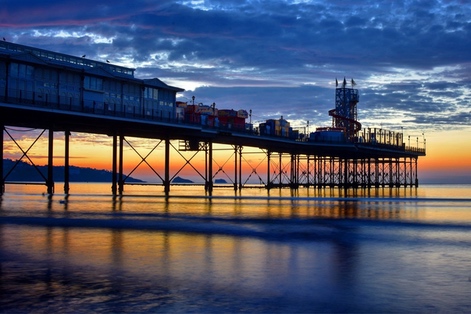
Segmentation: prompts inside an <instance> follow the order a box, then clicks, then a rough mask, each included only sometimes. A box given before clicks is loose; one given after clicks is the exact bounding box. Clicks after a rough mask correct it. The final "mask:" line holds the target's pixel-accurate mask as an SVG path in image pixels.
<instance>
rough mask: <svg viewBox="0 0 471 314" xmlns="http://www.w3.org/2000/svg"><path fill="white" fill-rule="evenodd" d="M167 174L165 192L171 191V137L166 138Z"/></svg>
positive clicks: (165, 176)
mask: <svg viewBox="0 0 471 314" xmlns="http://www.w3.org/2000/svg"><path fill="white" fill-rule="evenodd" d="M164 163H165V170H164V171H165V174H164V182H163V183H164V192H165V195H168V193H170V139H168V138H166V139H165V161H164Z"/></svg>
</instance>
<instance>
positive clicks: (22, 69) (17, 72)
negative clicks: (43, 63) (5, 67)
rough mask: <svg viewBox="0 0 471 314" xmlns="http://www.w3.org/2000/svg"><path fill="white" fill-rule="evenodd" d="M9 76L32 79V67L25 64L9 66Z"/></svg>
mask: <svg viewBox="0 0 471 314" xmlns="http://www.w3.org/2000/svg"><path fill="white" fill-rule="evenodd" d="M10 75H11V76H12V77H18V78H32V77H33V67H32V66H30V65H26V64H18V63H12V64H11V65H10Z"/></svg>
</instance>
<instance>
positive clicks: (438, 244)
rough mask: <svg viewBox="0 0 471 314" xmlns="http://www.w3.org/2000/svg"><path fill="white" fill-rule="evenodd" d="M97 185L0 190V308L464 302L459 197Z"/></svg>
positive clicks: (445, 307)
mask: <svg viewBox="0 0 471 314" xmlns="http://www.w3.org/2000/svg"><path fill="white" fill-rule="evenodd" d="M97 187H99V185H98V186H95V189H94V191H95V193H94V194H93V195H89V194H87V193H82V194H72V195H70V196H69V197H68V198H67V199H65V197H64V196H61V195H54V196H53V197H52V198H51V199H48V198H47V197H44V196H42V194H41V193H36V192H34V191H33V192H31V191H29V192H26V191H23V192H21V191H19V192H12V191H10V192H9V193H6V194H5V195H4V196H3V197H2V198H1V204H0V205H1V208H0V214H1V215H0V296H1V298H0V311H1V312H11V311H14V310H15V311H20V312H54V311H56V312H57V311H59V312H78V313H81V312H84V313H85V312H87V313H88V312H133V313H136V312H160V313H162V312H172V313H173V312H185V313H186V312H205V313H207V312H231V313H232V312H252V313H253V312H265V313H266V312H280V313H286V312H466V311H468V310H469V308H471V302H470V301H469V295H470V294H471V281H470V279H469V278H470V277H471V273H470V270H469V253H468V252H469V247H470V246H471V239H470V238H469V231H471V230H470V229H471V223H470V222H471V218H470V213H469V211H470V210H469V208H470V206H469V205H470V203H471V202H470V201H466V200H465V198H466V197H469V195H462V196H461V198H462V199H460V200H453V199H449V198H448V199H442V200H441V199H438V200H437V198H438V197H439V193H440V192H433V191H432V192H426V193H429V195H432V198H431V199H430V200H426V199H423V198H424V196H421V195H423V193H425V192H421V190H420V189H418V190H415V189H414V190H407V191H406V190H404V189H402V191H393V192H390V191H388V192H387V193H386V194H381V195H376V194H375V195H371V196H369V197H365V195H361V196H359V195H357V194H351V193H352V192H348V191H347V194H346V195H341V193H344V192H342V191H329V190H322V191H312V190H311V191H305V190H303V189H300V190H298V191H290V190H276V191H275V190H272V191H270V192H269V194H267V191H260V190H256V189H249V190H244V191H242V192H241V193H239V192H237V193H235V192H234V191H228V190H224V191H220V192H218V193H219V194H218V193H215V194H216V195H214V194H213V196H214V197H213V198H211V199H209V198H206V197H203V196H204V193H199V192H195V191H193V192H188V191H187V190H182V191H176V192H177V193H175V194H174V195H173V196H171V197H169V198H168V199H167V200H166V198H165V197H164V196H163V195H162V194H159V193H156V194H153V193H150V192H149V191H140V190H138V191H129V192H133V193H129V194H126V195H125V196H123V197H116V198H113V197H112V196H110V195H109V193H108V190H109V189H108V188H109V187H108V186H106V192H105V191H104V190H103V191H101V190H100V189H98V188H97ZM89 188H90V187H89V186H88V187H83V189H84V190H86V189H89ZM414 191H415V192H414ZM373 192H374V191H373ZM234 193H235V194H236V195H234ZM319 193H328V195H323V196H321V195H319ZM391 193H393V194H391ZM394 193H399V195H396V194H394ZM421 193H422V194H421ZM430 193H431V194H430ZM191 194H193V195H201V197H198V196H197V197H192V196H191ZM313 194H315V195H313ZM404 194H406V195H404Z"/></svg>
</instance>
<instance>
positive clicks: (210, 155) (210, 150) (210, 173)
mask: <svg viewBox="0 0 471 314" xmlns="http://www.w3.org/2000/svg"><path fill="white" fill-rule="evenodd" d="M207 149H208V161H207V165H208V176H207V177H206V185H207V188H206V191H207V192H208V193H209V194H211V193H212V192H213V143H212V142H208V143H207Z"/></svg>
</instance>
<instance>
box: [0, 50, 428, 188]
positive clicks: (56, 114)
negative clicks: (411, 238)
mask: <svg viewBox="0 0 471 314" xmlns="http://www.w3.org/2000/svg"><path fill="white" fill-rule="evenodd" d="M134 72H135V69H132V68H128V67H123V66H118V65H114V64H112V63H110V62H108V61H104V62H100V61H95V60H89V59H87V58H86V56H71V55H67V54H62V53H58V52H52V51H48V50H43V49H38V48H34V47H29V46H24V45H19V44H15V43H9V42H5V41H3V42H0V126H1V128H2V137H1V138H0V146H1V152H2V160H3V156H4V141H5V139H6V138H7V139H8V140H10V141H13V142H14V143H15V144H16V146H17V148H18V150H19V151H20V152H21V154H22V157H21V158H20V159H19V160H18V162H19V161H20V160H22V159H28V161H29V162H30V163H31V164H33V165H34V162H33V160H32V159H31V158H29V156H28V152H29V150H30V148H31V147H29V148H24V147H21V146H20V145H19V143H18V141H16V140H15V136H14V134H13V132H10V131H9V130H8V128H9V127H24V128H29V129H38V130H42V131H41V133H40V136H42V135H43V134H47V135H48V156H47V160H48V161H47V165H48V167H47V169H48V171H47V173H41V176H42V177H43V179H44V182H43V184H45V185H46V186H47V192H48V193H49V194H53V193H54V191H55V183H54V174H53V166H54V164H53V160H54V156H53V154H54V149H53V148H54V133H57V132H61V133H62V132H63V134H64V141H65V151H64V154H63V155H64V165H65V167H64V171H65V173H64V181H65V182H64V193H66V194H68V193H69V163H70V161H69V158H70V156H69V141H70V136H71V134H72V132H83V133H90V134H105V135H108V136H110V137H111V139H112V154H111V156H110V158H111V161H112V162H111V164H112V169H111V171H112V178H110V181H111V190H112V193H113V194H120V193H123V190H124V185H125V184H126V179H127V177H128V176H129V174H128V175H126V174H125V173H123V163H124V160H123V146H124V145H125V144H127V145H131V144H130V143H129V142H128V141H126V138H127V137H137V138H143V139H151V140H154V141H155V143H156V144H155V147H154V149H155V148H157V147H161V148H162V149H163V154H162V156H160V160H153V161H151V160H147V159H146V157H145V156H141V155H139V156H140V158H141V162H140V164H141V163H145V164H147V165H148V166H149V168H150V169H151V170H153V172H154V173H155V175H156V177H158V181H159V182H160V183H161V185H162V186H163V187H164V190H165V191H166V192H169V191H170V187H171V183H172V180H173V179H174V178H175V177H176V176H177V175H178V173H179V172H180V171H181V169H179V170H177V171H176V172H174V173H171V171H170V169H171V167H170V165H171V163H172V156H173V155H175V156H179V157H180V158H183V159H184V160H185V165H184V167H185V166H189V167H192V168H193V169H194V171H195V172H196V173H197V174H198V175H199V176H200V177H201V179H202V180H203V181H204V184H205V188H206V191H209V192H211V191H212V190H213V188H214V181H215V177H216V175H217V174H220V173H225V174H226V176H227V178H228V179H229V181H230V183H231V185H232V186H233V187H234V189H241V188H243V187H245V186H246V185H248V184H249V183H251V181H250V180H251V179H253V178H254V177H256V178H257V180H256V181H257V182H258V184H260V185H261V186H263V187H266V188H268V189H270V188H274V187H289V188H298V187H299V186H306V187H316V188H324V187H341V188H352V187H353V188H358V187H362V188H370V187H400V186H403V187H407V186H410V187H412V186H418V182H419V181H418V174H417V162H418V158H419V157H420V156H425V139H424V140H423V146H422V147H419V145H418V141H417V145H415V146H414V145H412V146H411V145H410V143H408V145H406V143H405V142H404V136H403V133H402V132H394V131H388V130H383V129H379V128H374V129H371V128H367V129H362V126H361V123H360V122H359V121H358V120H357V103H358V102H359V99H360V97H359V91H358V90H357V89H355V88H354V81H353V80H352V81H351V84H347V81H346V80H345V79H344V81H343V83H342V84H340V86H338V85H337V86H336V89H335V108H334V109H332V110H330V111H329V112H328V114H329V115H330V116H331V117H332V125H331V126H327V127H319V128H317V129H316V131H315V132H312V133H310V134H303V133H302V132H299V131H298V130H295V128H293V127H292V126H290V124H289V122H288V121H286V120H285V119H283V117H281V118H280V119H270V120H267V121H266V122H265V123H262V124H260V125H258V126H254V125H252V124H251V119H250V118H251V111H250V110H249V111H247V110H246V109H244V108H242V109H239V110H232V109H223V108H217V107H216V105H215V104H213V105H211V106H203V105H202V104H198V103H195V101H194V98H193V100H192V101H190V102H189V103H182V102H177V101H176V98H177V93H179V92H183V89H181V88H178V87H174V86H170V85H167V84H165V83H164V82H162V81H161V80H159V79H158V78H154V79H139V78H136V77H135V76H134V74H135V73H134ZM46 131H47V133H46ZM214 144H217V145H225V146H226V147H228V149H230V150H231V151H232V156H231V157H232V158H233V162H230V163H227V162H223V163H218V162H217V161H216V158H217V156H215V155H216V152H215V150H214V149H213V145H214ZM33 145H34V143H33ZM248 148H251V149H250V153H253V151H252V149H257V150H259V153H260V154H262V155H263V156H264V157H263V162H261V163H258V164H250V161H249V158H246V154H248V153H249V152H248V151H249V149H248ZM188 152H190V154H189V156H188ZM196 154H203V155H204V160H205V162H204V169H198V168H197V167H196V166H195V165H193V164H192V158H193V156H195V155H196ZM171 155H172V156H171ZM154 163H161V164H163V165H164V167H163V171H161V172H159V171H156V170H155V167H153V164H154ZM243 163H246V164H248V168H250V169H251V173H243V172H242V164H243ZM228 164H230V166H227V165H228ZM215 165H217V166H218V169H213V167H214V166H215ZM224 167H230V171H225V170H224ZM14 168H15V167H13V168H12V169H4V167H3V163H2V164H1V165H0V188H1V191H2V192H3V191H4V190H5V185H6V184H8V183H12V182H9V179H8V177H9V175H10V173H11V172H12V171H14ZM38 171H39V170H38ZM230 172H231V173H232V174H231V175H229V174H228V173H230Z"/></svg>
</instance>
